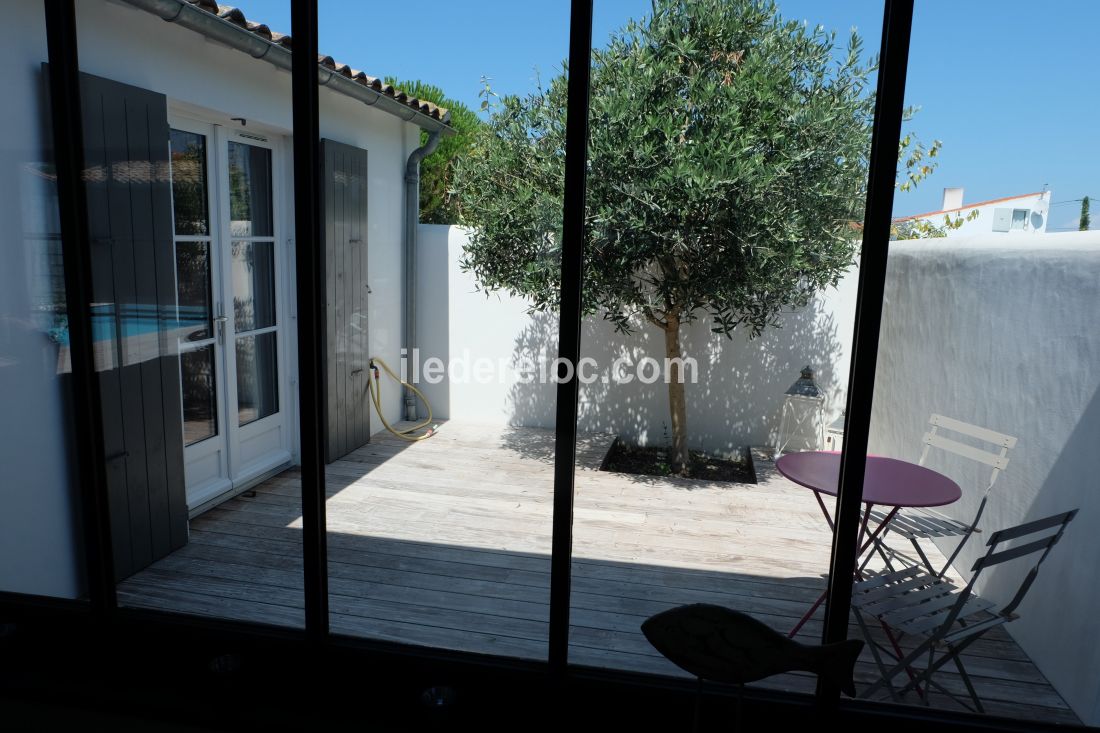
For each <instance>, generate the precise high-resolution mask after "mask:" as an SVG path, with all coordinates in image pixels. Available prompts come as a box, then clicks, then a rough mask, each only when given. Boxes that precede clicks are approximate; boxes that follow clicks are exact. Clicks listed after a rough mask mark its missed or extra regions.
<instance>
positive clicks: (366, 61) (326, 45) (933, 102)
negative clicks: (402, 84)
mask: <svg viewBox="0 0 1100 733" xmlns="http://www.w3.org/2000/svg"><path fill="white" fill-rule="evenodd" d="M320 5H321V18H320V31H321V52H322V53H327V54H330V55H332V56H334V57H335V58H336V59H337V60H339V61H343V62H345V63H348V64H351V65H352V66H354V67H356V68H361V69H363V70H364V71H366V72H367V73H368V74H372V75H375V76H387V75H394V76H398V77H402V78H408V79H421V80H423V81H427V82H430V83H432V84H435V85H437V86H440V87H442V88H443V89H444V90H445V91H446V92H447V93H448V94H449V95H450V96H452V97H454V98H456V99H459V100H461V101H463V102H465V103H467V104H468V105H470V106H471V107H473V108H475V109H476V106H477V104H478V92H479V90H480V88H481V83H480V79H481V77H482V76H489V77H492V85H493V87H494V89H495V90H496V91H498V92H500V93H523V92H525V91H527V90H529V89H531V88H532V87H533V85H534V81H535V69H538V71H539V73H540V74H541V75H542V76H543V77H544V78H547V77H549V76H551V75H553V74H554V73H555V72H556V70H557V69H558V68H559V65H560V63H561V60H562V59H563V58H565V56H566V54H567V44H568V9H569V3H568V2H567V1H566V0H541V1H540V0H478V1H477V2H462V1H460V2H455V1H454V0H448V1H447V2H441V1H440V0H418V2H415V3H413V2H392V1H391V2H380V1H379V0H321V2H320ZM241 6H242V9H243V10H244V11H245V12H246V13H247V14H248V15H249V16H250V17H253V18H257V19H260V20H263V21H264V22H267V23H268V24H269V25H270V26H271V27H272V28H273V29H275V30H280V31H284V32H289V31H290V18H289V10H288V9H289V3H288V2H287V0H242V2H241ZM649 6H650V3H649V0H596V5H595V7H596V19H595V27H594V31H593V42H594V44H596V45H601V44H602V42H603V41H604V39H606V38H607V36H608V34H609V33H610V32H611V31H613V30H614V29H616V28H618V27H619V26H621V25H622V24H623V23H624V22H625V21H626V20H627V19H628V18H630V17H639V16H641V15H643V14H645V13H646V12H647V11H648V9H649ZM779 7H780V10H781V12H782V13H783V15H784V16H785V17H789V18H796V19H805V20H808V21H809V22H810V23H811V24H813V23H821V24H823V25H825V26H826V27H828V28H833V29H836V30H838V31H840V32H841V34H846V33H847V31H848V30H849V29H850V28H851V27H853V26H854V27H856V28H857V29H858V30H859V33H860V35H861V36H863V38H864V42H865V49H866V51H867V52H868V53H869V54H874V53H876V52H877V50H878V45H879V36H880V32H881V25H882V8H881V5H880V4H879V3H878V2H875V0H828V1H826V0H779ZM1098 28H1100V2H1095V1H1094V0H1074V1H1073V2H1064V3H1038V2H1034V1H1033V0H1032V1H1029V2H1024V1H1022V0H918V1H917V15H916V18H915V21H914V28H913V41H912V49H911V53H910V66H909V81H908V85H907V89H906V99H907V102H908V103H909V104H914V105H919V106H920V107H921V112H920V113H919V115H918V116H917V118H916V119H915V120H914V121H913V123H912V125H911V129H912V130H913V131H914V132H916V133H917V134H918V135H919V136H920V137H921V138H922V139H923V140H925V141H927V142H930V141H931V140H932V139H933V138H938V139H940V140H942V141H943V143H944V147H943V151H942V157H941V161H940V167H939V169H938V170H937V171H936V173H935V174H934V175H933V176H932V177H931V178H930V179H928V180H927V181H926V182H925V183H924V184H923V185H922V186H921V187H920V188H919V189H918V190H916V191H912V192H909V193H905V194H900V195H899V196H898V197H897V198H896V200H895V206H894V211H895V214H896V215H899V216H901V215H907V214H915V213H920V212H924V211H933V210H936V209H938V208H939V206H940V201H941V196H942V189H943V188H944V187H946V186H962V187H964V188H965V189H966V193H965V201H966V202H967V203H971V202H975V201H981V200H986V199H991V198H999V197H1002V196H1011V195H1015V194H1020V193H1028V192H1032V191H1038V190H1041V189H1042V188H1043V186H1044V185H1048V186H1049V187H1050V188H1051V189H1052V190H1053V192H1054V197H1053V200H1054V202H1055V204H1058V202H1062V201H1069V200H1072V199H1080V198H1081V197H1082V196H1084V195H1095V196H1100V136H1098V134H1097V133H1096V128H1097V126H1098V125H1097V123H1096V120H1097V119H1098V117H1100V114H1098V113H1100V109H1098V107H1100V105H1098V103H1097V95H1096V93H1095V85H1096V82H1097V79H1098V74H1097V72H1098V70H1100V69H1098V66H1100V64H1098V61H1097V54H1096V49H1095V47H1096V43H1097V39H1096V32H1097V29H1098ZM1078 210H1079V204H1077V203H1067V204H1062V205H1056V206H1054V207H1053V209H1052V219H1051V227H1052V228H1057V227H1072V228H1076V222H1077V213H1078ZM1093 210H1094V212H1096V214H1095V217H1094V218H1096V219H1098V220H1100V205H1098V206H1094V207H1093ZM1096 226H1097V227H1098V228H1100V221H1097V224H1096Z"/></svg>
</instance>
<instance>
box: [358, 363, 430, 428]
mask: <svg viewBox="0 0 1100 733" xmlns="http://www.w3.org/2000/svg"><path fill="white" fill-rule="evenodd" d="M379 365H381V367H382V368H383V369H385V370H386V374H388V375H390V377H392V378H393V380H394V381H395V382H397V383H398V384H400V385H402V386H405V387H408V388H409V389H411V390H412V391H413V392H414V393H415V394H416V396H417V397H419V398H420V399H422V400H424V406H425V407H427V408H428V417H427V418H425V419H424V420H422V421H421V422H418V423H417V424H416V425H413V426H412V427H409V428H405V429H404V430H398V429H397V428H395V427H393V426H392V425H390V424H389V423H388V422H387V421H386V416H385V415H383V414H382V385H381V384H380V382H379V378H380V376H381V375H380V374H379V373H378V367H379ZM369 368H370V370H371V376H372V377H373V379H370V378H368V379H367V389H368V390H370V397H371V401H372V402H373V403H374V411H375V412H377V413H378V417H379V418H380V419H381V420H382V424H383V425H385V426H386V430H389V431H390V432H391V433H393V434H394V435H395V436H397V437H398V438H401V440H408V441H410V442H414V441H417V440H424V439H426V438H430V437H432V436H433V435H435V431H436V428H438V427H439V426H438V425H432V426H431V427H430V428H428V430H427V432H425V433H423V434H421V435H410V433H415V432H416V431H417V430H421V429H423V428H426V427H428V425H431V422H432V403H431V402H428V398H427V397H425V396H424V393H423V392H421V391H420V390H418V389H417V388H416V387H414V386H412V385H411V384H409V383H408V382H406V381H404V380H402V379H401V377H399V376H397V374H395V373H394V371H393V370H392V369H390V367H389V365H388V364H386V362H384V361H382V360H381V359H379V358H378V357H377V356H372V357H371V358H370V367H369Z"/></svg>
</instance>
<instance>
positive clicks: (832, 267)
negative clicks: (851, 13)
mask: <svg viewBox="0 0 1100 733" xmlns="http://www.w3.org/2000/svg"><path fill="white" fill-rule="evenodd" d="M861 56H862V46H861V42H860V39H859V37H858V36H857V35H856V34H855V33H854V32H853V33H852V34H851V35H850V36H849V37H848V39H847V43H846V44H845V45H843V46H838V42H837V38H836V35H835V33H832V32H829V31H827V30H825V29H824V28H821V27H816V28H813V27H807V26H806V25H805V24H803V23H801V22H792V21H787V20H784V19H783V18H781V17H780V16H779V14H778V11H777V9H776V6H775V4H774V3H773V2H770V0H655V1H654V2H653V6H652V12H651V14H650V15H648V16H646V17H645V18H643V19H642V20H640V21H631V22H629V23H628V24H627V25H626V26H625V27H623V28H622V29H621V30H620V31H618V32H616V33H615V34H613V35H612V37H611V38H610V40H609V42H608V43H607V45H606V47H604V48H602V49H599V50H594V51H593V59H592V77H591V116H590V128H589V129H590V132H589V145H588V160H589V168H588V195H587V209H586V212H585V220H586V221H585V224H586V233H587V241H586V243H585V258H584V263H585V264H584V288H583V309H584V312H585V314H596V313H598V314H600V315H602V317H603V318H605V319H607V320H608V321H610V322H611V323H613V324H614V326H615V328H616V329H617V330H618V331H620V332H622V333H624V334H627V333H630V332H631V331H632V330H634V329H636V328H637V327H638V326H639V324H641V323H645V322H648V323H650V324H652V325H654V326H656V327H657V328H659V329H661V331H663V333H664V336H665V346H666V351H665V353H666V357H667V358H670V359H671V358H675V357H679V356H682V350H681V346H680V335H681V330H682V328H683V327H684V326H685V324H688V323H690V322H692V321H694V320H696V319H699V318H700V317H703V316H706V317H708V318H709V322H710V324H711V327H712V329H713V330H714V331H715V332H717V333H720V334H724V335H726V336H732V335H733V334H734V333H735V331H743V332H744V333H746V334H747V335H749V336H750V337H754V336H757V335H759V334H760V333H761V332H762V331H763V330H764V329H766V328H768V327H772V326H778V325H779V324H780V320H781V316H782V314H783V313H785V312H788V311H790V310H792V309H795V308H799V307H801V306H804V305H805V304H807V303H808V301H809V300H810V299H811V298H812V297H813V296H814V294H815V293H817V292H818V291H820V290H822V289H823V288H825V287H827V286H830V285H835V284H836V283H837V281H838V280H839V279H840V277H841V275H843V273H844V272H845V271H847V270H848V269H849V268H850V267H851V265H852V264H853V261H854V258H855V255H856V252H857V249H858V241H857V240H858V233H857V232H855V231H854V230H853V222H855V221H858V220H861V219H862V213H863V211H862V208H863V204H864V197H865V186H866V179H867V155H868V151H869V147H870V136H871V123H872V112H873V95H872V93H871V92H872V90H871V88H870V84H871V74H872V71H873V69H872V68H871V67H870V66H868V65H865V64H864V63H863V62H862V61H861ZM566 84H567V81H566V73H565V70H564V69H563V72H562V73H561V74H559V75H558V76H556V77H554V78H553V79H551V80H550V81H549V83H548V84H547V85H546V86H545V87H543V86H541V85H540V86H539V88H538V89H537V90H536V91H535V92H534V93H532V94H529V95H527V96H525V97H519V96H504V97H497V96H496V95H495V94H493V93H492V92H491V90H489V89H486V90H485V94H486V97H487V98H490V99H491V102H492V103H491V105H490V112H491V115H490V118H489V120H488V122H487V124H486V125H484V126H483V127H482V128H481V129H480V130H478V132H477V134H476V135H475V137H474V140H473V143H472V145H471V147H470V149H469V151H468V153H467V155H466V156H464V157H463V158H462V159H461V160H460V162H459V166H458V170H457V173H456V191H457V192H458V196H459V198H460V200H461V205H462V209H463V211H464V212H465V214H466V218H467V221H468V222H469V223H470V224H471V225H472V226H473V227H474V228H473V229H472V232H471V236H470V241H469V244H468V246H467V248H466V251H465V255H464V260H463V265H464V267H466V268H467V269H469V270H472V271H473V272H474V274H475V275H476V277H477V279H478V281H479V283H480V285H481V286H482V287H483V288H485V289H487V290H497V289H500V290H505V291H508V292H510V293H512V294H514V295H520V296H523V297H525V298H527V299H528V301H529V302H530V303H531V306H532V308H533V309H534V310H539V311H542V310H552V309H555V308H556V307H557V306H558V297H559V292H560V275H561V268H560V255H561V225H562V222H561V215H562V196H563V188H564V180H563V179H564V151H565V117H566V115H565V113H566ZM672 377H673V379H672V383H671V384H670V385H669V406H670V412H671V416H672V446H671V449H670V455H669V458H670V462H671V463H672V466H673V469H674V470H676V471H678V472H682V471H684V469H685V466H686V465H687V463H688V458H689V454H688V449H687V446H688V430H687V421H686V403H685V398H684V384H683V383H681V382H679V378H682V375H681V374H679V373H678V370H677V368H676V367H675V365H674V366H673V369H672Z"/></svg>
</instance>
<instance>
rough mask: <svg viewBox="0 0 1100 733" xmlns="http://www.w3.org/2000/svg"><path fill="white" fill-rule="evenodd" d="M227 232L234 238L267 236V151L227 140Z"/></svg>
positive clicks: (269, 232) (270, 227)
mask: <svg viewBox="0 0 1100 733" xmlns="http://www.w3.org/2000/svg"><path fill="white" fill-rule="evenodd" d="M229 231H230V233H231V234H232V235H233V236H234V237H270V236H271V235H272V234H273V233H274V230H273V225H272V218H271V151H270V150H268V149H267V148H260V147H256V146H255V145H245V144H244V143H238V142H231V143H229Z"/></svg>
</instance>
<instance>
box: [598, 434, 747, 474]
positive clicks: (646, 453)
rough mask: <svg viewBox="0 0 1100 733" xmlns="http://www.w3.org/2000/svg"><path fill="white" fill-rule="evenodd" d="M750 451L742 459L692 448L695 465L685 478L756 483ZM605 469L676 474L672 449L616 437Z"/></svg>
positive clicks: (622, 471)
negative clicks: (644, 444) (635, 443)
mask: <svg viewBox="0 0 1100 733" xmlns="http://www.w3.org/2000/svg"><path fill="white" fill-rule="evenodd" d="M747 453H748V451H742V457H740V458H738V459H732V460H731V459H729V458H719V457H716V456H710V455H707V454H705V453H702V452H700V451H694V450H693V451H691V453H690V455H691V464H690V465H689V466H688V467H687V470H686V471H685V472H684V473H683V474H680V475H681V476H682V477H684V478H692V479H701V480H704V481H729V482H732V483H742V484H755V483H756V472H755V471H754V470H753V467H752V462H751V461H750V460H749V458H748V455H747ZM600 470H602V471H614V472H617V473H633V474H641V475H645V476H672V475H674V474H673V473H672V467H671V466H670V465H669V463H668V449H667V448H663V447H659V446H647V447H639V446H632V445H626V444H625V443H623V442H622V441H621V440H616V441H615V443H614V444H613V445H612V446H611V450H610V451H608V453H607V457H606V458H605V459H604V461H603V465H602V466H601V467H600Z"/></svg>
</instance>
